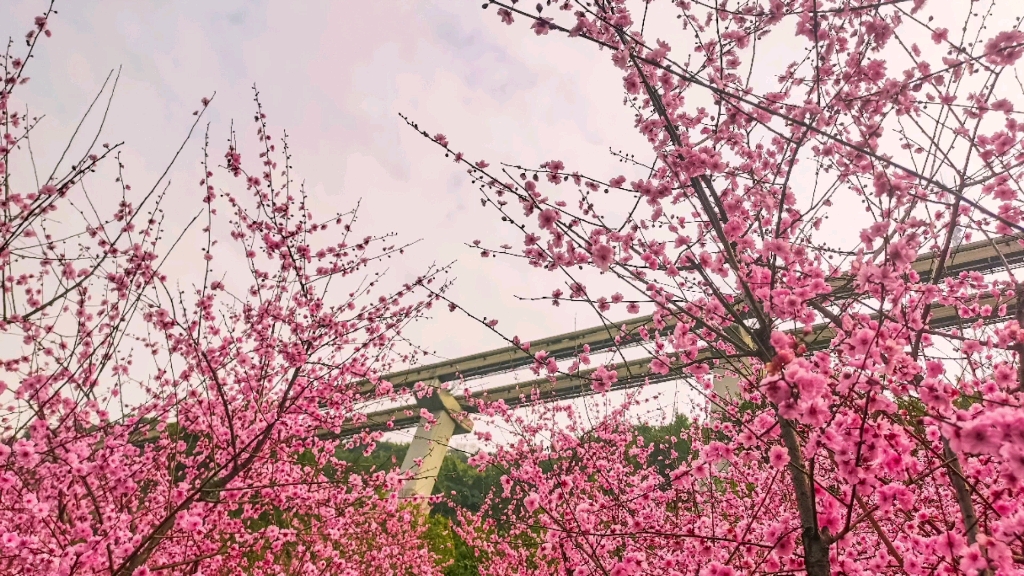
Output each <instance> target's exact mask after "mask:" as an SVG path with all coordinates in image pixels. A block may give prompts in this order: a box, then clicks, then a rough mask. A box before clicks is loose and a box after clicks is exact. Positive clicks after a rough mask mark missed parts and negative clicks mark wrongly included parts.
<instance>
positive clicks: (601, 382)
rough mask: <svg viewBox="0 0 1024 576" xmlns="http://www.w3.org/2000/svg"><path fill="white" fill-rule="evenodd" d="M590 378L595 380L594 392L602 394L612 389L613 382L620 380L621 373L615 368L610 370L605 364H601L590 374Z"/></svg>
mask: <svg viewBox="0 0 1024 576" xmlns="http://www.w3.org/2000/svg"><path fill="white" fill-rule="evenodd" d="M590 379H591V381H592V382H593V387H594V392H597V393H598V394H602V393H604V392H607V391H609V390H611V388H612V384H614V383H616V382H618V381H619V374H618V372H616V371H615V370H609V369H607V368H605V367H604V366H599V367H598V368H597V370H594V372H593V373H592V374H591V375H590Z"/></svg>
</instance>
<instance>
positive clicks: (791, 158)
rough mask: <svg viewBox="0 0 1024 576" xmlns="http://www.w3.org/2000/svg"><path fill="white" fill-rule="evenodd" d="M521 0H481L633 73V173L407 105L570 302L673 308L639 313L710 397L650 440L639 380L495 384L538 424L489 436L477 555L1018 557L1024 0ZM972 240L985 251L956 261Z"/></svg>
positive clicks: (619, 561) (610, 311) (1023, 384)
mask: <svg viewBox="0 0 1024 576" xmlns="http://www.w3.org/2000/svg"><path fill="white" fill-rule="evenodd" d="M522 4H523V3H519V2H516V1H515V0H511V1H508V0H495V1H490V0H489V1H486V2H484V8H485V9H487V8H490V9H491V11H492V13H493V11H495V10H496V12H497V17H498V18H500V19H501V21H502V22H504V23H506V24H508V25H519V24H523V25H525V26H528V27H529V28H530V29H532V31H533V32H534V33H535V34H536V35H538V36H548V37H551V36H552V35H561V36H565V37H568V38H570V39H571V40H572V41H576V42H579V43H587V44H589V45H591V46H593V47H594V48H595V50H596V51H603V54H605V55H607V56H608V57H610V60H611V62H610V63H611V65H612V66H614V67H616V68H618V69H619V70H620V71H621V75H622V87H623V90H624V93H625V98H624V104H625V105H627V106H629V107H631V108H632V110H633V111H634V113H635V127H636V129H637V130H638V131H639V132H640V133H641V134H642V135H643V136H644V137H645V138H646V140H647V142H648V144H649V145H650V148H651V150H650V151H649V152H648V153H647V155H646V159H645V155H644V154H636V155H632V154H630V155H621V156H620V158H619V159H620V160H624V161H626V162H627V163H628V164H630V169H631V170H632V171H633V172H634V176H632V177H628V178H627V177H626V176H625V175H608V176H604V175H585V174H581V173H580V172H578V171H573V167H572V166H566V165H565V163H564V162H562V161H559V160H553V161H549V162H546V163H544V164H542V165H540V166H539V167H538V168H534V169H530V168H524V167H522V166H518V165H514V164H502V165H499V166H491V165H489V164H488V163H487V162H485V161H479V162H475V163H472V162H470V161H469V160H467V159H466V158H464V157H463V154H462V152H461V151H459V150H458V147H457V145H456V144H454V143H449V142H448V139H447V138H445V137H444V136H442V135H440V134H438V135H436V136H430V134H431V132H427V131H426V130H422V129H421V128H420V126H419V125H418V124H416V123H415V122H414V121H413V120H408V122H409V123H410V125H412V126H413V127H414V128H416V129H417V130H419V131H421V132H422V133H423V134H424V136H426V137H427V138H429V139H430V140H432V141H433V142H435V143H436V144H438V145H440V146H441V147H443V148H444V150H445V151H446V152H447V153H451V154H455V156H454V157H455V160H456V161H457V162H461V163H463V164H464V165H465V166H466V168H467V171H468V173H469V174H470V176H471V177H472V178H473V179H474V181H475V182H477V183H479V184H480V190H481V193H482V195H483V197H482V198H483V203H484V204H485V205H487V206H489V209H493V210H495V211H496V212H498V213H499V214H500V216H501V217H502V221H503V222H506V223H507V224H508V225H511V226H514V227H515V229H516V230H518V232H519V233H521V234H522V237H523V238H524V240H523V244H522V245H521V246H520V248H519V249H514V248H511V247H510V246H503V247H500V248H499V247H496V246H493V247H492V246H489V245H488V244H487V243H486V242H484V243H482V244H480V246H481V248H482V249H484V250H485V255H498V256H501V255H508V256H510V257H519V258H522V259H525V261H527V262H528V263H529V264H530V265H532V266H534V267H536V268H537V269H539V270H545V271H548V272H550V273H552V274H553V275H554V276H555V277H557V278H558V280H557V281H556V282H558V285H556V286H554V287H553V288H554V290H553V292H552V293H551V297H550V299H551V300H552V302H553V303H554V304H562V305H574V304H575V305H579V306H582V307H585V308H587V309H591V310H593V311H594V312H595V313H596V314H597V315H599V316H600V318H602V319H603V320H604V321H606V323H607V325H608V326H609V329H610V330H611V331H612V333H613V334H614V333H615V332H617V331H618V330H619V325H617V324H615V323H614V321H615V320H619V319H621V317H622V316H626V315H628V314H638V313H639V312H640V311H641V310H644V309H646V310H647V311H649V312H653V318H652V320H651V322H650V323H649V324H648V325H645V326H643V327H641V328H639V329H637V330H636V331H635V332H634V333H626V332H625V331H623V332H622V333H620V334H619V335H620V336H621V337H622V338H623V339H624V341H625V339H629V338H636V339H640V340H641V341H642V345H643V346H644V347H645V349H646V353H647V354H649V355H650V356H651V361H650V364H649V367H648V370H647V373H648V374H652V375H654V374H656V375H658V376H664V375H675V376H677V377H678V378H679V379H684V380H685V381H686V382H688V383H689V385H690V387H691V390H692V391H693V393H694V395H696V396H699V397H701V398H704V399H705V400H706V401H707V402H708V403H710V404H711V405H712V406H714V408H715V409H714V411H713V412H714V413H713V415H712V416H710V417H706V418H703V419H701V420H700V421H698V422H696V423H695V424H694V425H693V426H692V427H691V428H689V429H688V430H684V431H682V432H680V435H679V437H678V438H675V441H678V442H680V443H682V444H685V445H686V446H687V447H688V449H687V450H685V451H684V450H677V451H675V452H672V451H669V456H664V454H665V453H666V452H665V450H659V451H658V453H659V454H662V456H659V457H658V458H653V457H652V456H651V454H652V453H653V452H652V447H651V446H649V445H645V444H644V443H643V442H642V441H640V440H638V438H637V437H636V435H635V434H634V433H633V432H632V431H631V427H630V426H629V425H628V408H629V405H628V404H629V403H628V401H627V402H626V403H625V404H624V405H623V406H621V407H618V408H616V409H614V410H612V411H610V412H608V413H607V414H606V417H605V418H604V419H603V420H601V421H599V422H596V423H595V422H592V421H590V420H588V418H587V417H586V415H584V414H582V413H580V412H579V411H578V410H574V409H573V408H572V407H571V406H568V407H566V406H560V407H555V408H544V409H541V410H540V412H539V413H535V414H533V415H531V416H530V417H524V416H522V415H516V414H512V413H509V412H508V411H507V410H504V409H503V407H502V406H501V405H493V404H492V405H486V404H484V405H482V406H481V408H482V409H483V410H485V411H487V413H489V414H492V415H495V416H497V417H499V418H501V419H502V421H503V423H504V424H507V425H511V428H512V429H514V430H518V431H519V432H520V434H521V435H520V440H519V441H517V442H515V443H513V444H512V445H509V446H502V447H499V449H497V450H496V451H494V452H491V453H481V454H480V455H478V456H477V457H476V458H475V460H474V461H473V462H474V463H475V464H477V465H479V466H481V467H483V466H488V465H494V466H499V467H502V468H503V469H504V470H505V471H506V474H505V476H504V478H503V492H502V493H500V494H497V495H495V497H494V499H493V500H492V502H491V509H490V511H488V512H485V513H482V514H480V515H470V514H465V515H464V516H463V535H464V537H465V538H466V539H467V541H470V542H472V543H473V544H474V545H475V546H477V547H478V549H479V551H480V555H481V559H482V570H484V571H485V572H486V573H488V574H495V575H498V574H502V575H504V574H523V573H530V574H551V575H554V574H574V575H580V576H582V575H598V574H601V575H615V576H623V575H633V574H700V575H702V576H704V575H707V576H726V575H731V574H740V573H742V574H755V573H756V574H778V573H802V572H806V573H807V574H810V575H813V576H824V575H827V574H832V573H836V574H840V573H841V574H1021V573H1024V407H1022V404H1021V403H1022V400H1024V369H1022V368H1021V366H1022V364H1021V357H1020V354H1021V351H1022V350H1024V333H1022V331H1021V328H1020V319H1019V317H1017V316H1015V314H1019V313H1022V312H1024V308H1022V307H1021V306H1020V305H1019V304H1020V300H1021V296H1020V295H1021V285H1020V284H1018V282H1019V281H1018V279H1017V278H1016V276H1017V275H1019V272H1016V271H1014V270H1013V269H1012V268H1013V265H1014V263H1015V261H1013V260H1012V259H1009V258H1007V257H1006V252H1007V251H1008V250H1007V249H1006V247H1007V246H1009V247H1012V248H1015V247H1016V246H1018V245H1019V238H1022V236H1021V233H1022V232H1024V228H1022V224H1021V220H1022V217H1024V212H1022V209H1024V194H1022V190H1021V188H1020V184H1019V183H1020V181H1021V176H1022V172H1021V168H1022V162H1024V148H1022V145H1021V136H1022V134H1024V123H1021V122H1020V121H1019V112H1018V109H1019V108H1020V107H1021V104H1022V94H1021V92H1022V90H1021V84H1020V82H1019V80H1018V70H1019V69H1018V68H1017V67H1018V66H1019V64H1020V60H1021V56H1022V55H1024V32H1022V31H1020V30H1018V28H1017V27H1018V26H1019V24H1020V18H1019V17H1018V15H1017V14H1008V11H1013V10H1015V9H1016V10H1018V11H1019V6H1017V5H1015V3H1012V2H1003V3H1001V4H998V3H993V2H971V1H963V2H959V1H958V2H939V1H937V0H932V1H931V2H927V1H925V0H913V1H910V0H906V1H901V0H894V1H884V2H879V1H877V0H738V1H731V2H724V1H714V2H710V1H709V2H705V1H701V0H692V1H691V0H688V1H681V0H680V1H677V2H629V1H627V0H591V1H578V2H573V1H569V0H565V1H563V2H559V1H551V0H549V1H547V2H546V3H541V4H537V6H536V7H535V8H533V7H528V6H523V5H522ZM794 32H795V35H794ZM599 53H601V52H599ZM680 53H682V55H681V56H677V55H679V54H680ZM780 54H783V55H786V57H785V58H780V56H779V55H780ZM618 97H619V96H618V95H616V98H618ZM455 140H456V138H452V141H453V142H454V141H455ZM977 241H989V242H990V243H991V246H992V247H993V249H994V252H995V255H994V256H993V268H990V269H989V270H990V271H989V273H985V274H983V273H981V272H977V271H974V272H962V271H958V270H957V269H956V268H955V267H954V262H955V260H954V258H953V255H954V253H955V250H956V248H957V247H958V246H959V245H960V244H961V243H962V242H977ZM1015 249H1016V248H1015ZM924 253H931V255H932V258H930V259H928V260H927V261H926V262H927V265H926V266H924V267H915V265H914V261H915V259H916V258H917V257H918V256H920V255H921V254H924ZM940 310H951V311H952V314H951V315H952V318H953V321H951V322H945V323H941V324H939V323H936V322H934V319H935V317H936V313H937V311H940ZM511 341H513V342H515V343H517V344H520V340H519V339H518V338H516V339H511ZM520 345H521V346H523V348H524V349H526V350H529V347H528V345H527V344H525V343H522V344H520ZM530 352H531V353H535V354H537V364H536V366H535V369H536V370H537V371H538V372H542V373H545V374H549V375H550V377H551V378H552V379H557V378H569V377H572V376H573V374H575V373H578V372H580V371H581V370H583V369H586V368H587V367H588V365H589V368H590V369H593V368H595V367H597V366H596V365H597V364H601V366H600V367H598V369H597V370H594V371H593V372H588V373H586V378H587V379H589V380H590V381H591V385H592V386H593V388H594V390H595V391H598V392H601V391H605V390H608V389H610V388H612V387H614V386H615V385H616V383H617V382H618V381H619V380H620V379H624V378H625V377H627V376H629V377H633V378H635V377H636V376H637V375H636V374H628V375H627V374H623V373H619V372H618V371H617V370H614V369H613V368H614V366H613V365H611V364H608V365H605V361H608V362H613V361H617V358H616V359H607V358H605V359H602V360H600V361H599V360H598V359H596V358H591V356H590V354H588V353H586V351H581V354H580V355H579V356H578V357H577V358H575V359H572V360H570V361H567V362H565V363H558V362H556V361H555V360H554V359H549V358H547V356H546V354H545V353H544V351H543V350H530ZM622 354H623V353H622V352H621V351H620V352H619V353H618V354H617V356H620V357H621V355H622ZM727 377H728V378H734V379H737V380H738V382H737V383H736V384H735V385H732V386H723V385H721V383H720V382H719V380H720V379H722V378H727ZM716 385H717V388H716ZM716 389H717V390H718V392H716V391H715V390H716ZM566 422H568V423H566ZM510 501H511V502H514V503H512V504H510ZM497 517H501V518H503V520H504V522H503V523H502V526H499V524H498V523H496V522H495V518H497Z"/></svg>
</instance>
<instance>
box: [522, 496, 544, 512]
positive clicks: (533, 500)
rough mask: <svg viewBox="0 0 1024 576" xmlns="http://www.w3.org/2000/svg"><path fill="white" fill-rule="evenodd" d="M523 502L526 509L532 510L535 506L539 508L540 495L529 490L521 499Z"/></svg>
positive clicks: (534, 509)
mask: <svg viewBox="0 0 1024 576" xmlns="http://www.w3.org/2000/svg"><path fill="white" fill-rule="evenodd" d="M523 504H524V505H525V506H526V509H527V510H528V511H530V512H534V511H536V510H537V508H540V496H537V494H536V493H535V492H530V495H529V496H527V497H526V499H525V500H523Z"/></svg>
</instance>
